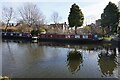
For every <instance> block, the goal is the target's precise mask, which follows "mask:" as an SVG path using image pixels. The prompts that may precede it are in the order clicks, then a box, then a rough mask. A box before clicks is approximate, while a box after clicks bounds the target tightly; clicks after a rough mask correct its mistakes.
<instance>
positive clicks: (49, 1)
mask: <svg viewBox="0 0 120 80" xmlns="http://www.w3.org/2000/svg"><path fill="white" fill-rule="evenodd" d="M109 1H111V2H113V3H115V4H116V5H117V6H118V1H119V0H82V1H81V0H0V8H2V6H12V7H13V8H15V9H17V8H18V7H20V6H22V5H23V3H24V2H32V3H34V4H37V6H38V7H39V8H40V10H41V11H42V13H43V14H44V16H45V17H46V21H47V23H52V22H51V20H50V16H51V14H52V13H53V12H54V11H56V12H58V13H59V15H60V16H61V17H62V19H61V22H68V15H69V12H70V7H71V5H72V4H74V3H76V4H77V5H79V7H80V9H81V10H82V12H83V14H84V17H85V21H84V25H85V24H86V23H87V24H90V23H94V22H95V20H96V19H99V18H100V16H101V13H102V12H103V9H104V8H105V6H106V5H107V4H108V3H109ZM0 12H1V11H0Z"/></svg>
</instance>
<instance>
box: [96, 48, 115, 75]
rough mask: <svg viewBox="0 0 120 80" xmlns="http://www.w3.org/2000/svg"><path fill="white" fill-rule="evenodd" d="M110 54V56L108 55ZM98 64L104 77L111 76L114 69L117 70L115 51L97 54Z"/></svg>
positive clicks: (107, 50)
mask: <svg viewBox="0 0 120 80" xmlns="http://www.w3.org/2000/svg"><path fill="white" fill-rule="evenodd" d="M110 51H111V52H112V54H110V55H108V54H109V53H110ZM98 64H99V66H100V69H101V72H102V74H103V75H105V76H111V75H112V74H113V71H114V70H115V68H117V59H116V52H115V50H114V49H113V50H109V49H106V51H105V53H101V54H99V60H98Z"/></svg>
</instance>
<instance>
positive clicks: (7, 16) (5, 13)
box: [2, 7, 14, 30]
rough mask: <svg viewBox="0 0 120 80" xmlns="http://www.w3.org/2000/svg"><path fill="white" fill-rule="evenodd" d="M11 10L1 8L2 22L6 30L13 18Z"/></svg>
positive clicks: (10, 8) (9, 8)
mask: <svg viewBox="0 0 120 80" xmlns="http://www.w3.org/2000/svg"><path fill="white" fill-rule="evenodd" d="M13 13H14V12H13V8H12V7H3V8H2V21H3V22H4V23H6V28H5V30H6V29H7V27H8V25H9V23H10V21H11V20H12V19H13V18H14V16H13Z"/></svg>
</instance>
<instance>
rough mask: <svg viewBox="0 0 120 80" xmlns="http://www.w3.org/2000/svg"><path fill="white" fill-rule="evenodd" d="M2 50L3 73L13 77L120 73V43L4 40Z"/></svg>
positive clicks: (111, 74) (107, 75) (95, 76)
mask: <svg viewBox="0 0 120 80" xmlns="http://www.w3.org/2000/svg"><path fill="white" fill-rule="evenodd" d="M2 49H3V50H2V52H3V56H2V57H3V60H2V61H3V64H2V66H3V70H2V71H3V75H10V76H11V77H13V78H14V77H15V78H19V77H23V78H31V77H34V78H35V77H37V78H44V77H48V78H54V77H57V78H60V77H61V78H65V77H67V78H86V77H87V78H101V77H102V76H103V77H111V78H114V77H116V76H118V75H116V73H117V70H118V63H117V61H118V55H117V54H119V52H118V46H116V45H114V46H113V45H112V44H99V45H97V44H77V45H75V44H64V43H63V44H62V43H61V44H60V43H53V42H38V43H32V42H25V41H12V40H3V44H2ZM66 60H67V62H66ZM66 64H67V66H66ZM101 75H102V76H101Z"/></svg>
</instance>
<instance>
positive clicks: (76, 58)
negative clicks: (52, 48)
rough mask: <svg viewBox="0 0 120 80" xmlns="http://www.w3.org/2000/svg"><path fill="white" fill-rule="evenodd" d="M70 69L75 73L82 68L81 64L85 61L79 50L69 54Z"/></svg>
mask: <svg viewBox="0 0 120 80" xmlns="http://www.w3.org/2000/svg"><path fill="white" fill-rule="evenodd" d="M67 62H68V64H67V65H68V69H69V70H70V71H71V72H72V73H73V74H74V73H76V72H77V71H79V70H80V64H81V63H82V62H83V59H82V54H81V53H80V52H78V51H70V52H69V54H68V55H67Z"/></svg>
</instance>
